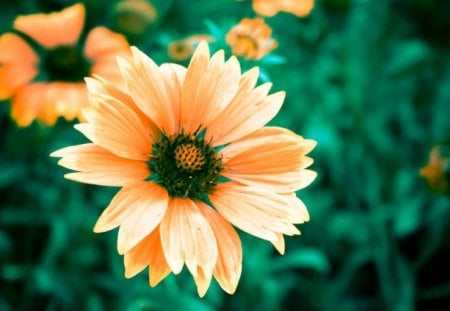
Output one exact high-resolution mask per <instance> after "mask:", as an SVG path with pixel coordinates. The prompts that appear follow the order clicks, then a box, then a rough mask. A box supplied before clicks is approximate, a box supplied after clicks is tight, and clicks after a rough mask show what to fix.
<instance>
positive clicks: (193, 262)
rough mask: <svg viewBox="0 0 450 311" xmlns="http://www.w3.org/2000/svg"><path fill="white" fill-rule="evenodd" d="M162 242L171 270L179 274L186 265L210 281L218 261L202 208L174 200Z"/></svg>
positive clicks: (166, 218) (164, 228)
mask: <svg viewBox="0 0 450 311" xmlns="http://www.w3.org/2000/svg"><path fill="white" fill-rule="evenodd" d="M160 230H161V243H162V247H163V250H164V254H165V257H166V260H167V262H168V264H169V267H170V268H171V270H172V271H173V272H174V273H175V274H177V273H180V271H181V269H182V268H183V263H185V264H186V266H187V268H188V269H189V271H190V272H191V274H192V275H193V276H194V278H196V277H197V270H198V268H201V269H203V272H204V273H205V277H206V278H210V277H211V275H212V271H213V269H214V266H215V264H216V261H217V243H216V239H215V237H214V232H213V231H212V229H211V226H210V225H209V223H208V221H207V220H206V218H205V217H204V216H203V214H202V213H201V211H200V209H199V207H198V206H197V205H196V203H194V202H193V201H192V200H190V199H181V198H174V199H172V201H171V202H170V205H169V208H168V210H167V213H166V216H165V217H164V219H163V220H162V222H161V227H160Z"/></svg>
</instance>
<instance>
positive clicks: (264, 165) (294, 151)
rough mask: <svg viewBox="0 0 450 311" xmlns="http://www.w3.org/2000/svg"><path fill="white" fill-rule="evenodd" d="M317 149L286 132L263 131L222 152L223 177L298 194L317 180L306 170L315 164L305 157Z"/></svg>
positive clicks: (305, 140)
mask: <svg viewBox="0 0 450 311" xmlns="http://www.w3.org/2000/svg"><path fill="white" fill-rule="evenodd" d="M315 145H316V142H315V141H313V140H308V139H303V138H302V137H301V136H299V135H296V134H295V133H293V132H291V131H289V130H287V129H283V128H279V127H264V128H262V129H260V130H258V131H256V132H254V133H253V134H250V135H247V136H246V137H244V138H243V139H241V140H239V141H236V142H233V143H231V144H229V145H228V146H226V147H225V148H224V149H223V150H222V152H221V153H222V157H223V158H222V159H223V162H224V166H225V170H224V172H223V173H222V175H223V176H226V177H228V178H230V179H232V180H235V181H239V182H241V183H244V184H246V185H249V186H257V187H262V188H264V189H268V190H270V191H274V192H292V191H296V190H299V189H301V188H304V187H306V186H307V185H308V184H310V183H311V182H312V181H313V180H314V178H315V177H316V173H315V172H312V171H309V170H305V169H304V168H305V167H308V166H309V165H311V164H312V163H313V160H312V159H311V158H309V157H306V156H305V154H306V153H308V152H310V151H311V150H312V149H313V148H314V146H315Z"/></svg>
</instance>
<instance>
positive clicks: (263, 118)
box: [208, 83, 284, 146]
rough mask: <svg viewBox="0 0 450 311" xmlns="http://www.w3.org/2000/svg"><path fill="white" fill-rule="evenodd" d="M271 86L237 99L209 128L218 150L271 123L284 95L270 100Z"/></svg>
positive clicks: (282, 93) (259, 88) (267, 85)
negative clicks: (218, 147) (221, 146)
mask: <svg viewBox="0 0 450 311" xmlns="http://www.w3.org/2000/svg"><path fill="white" fill-rule="evenodd" d="M271 85H272V84H271V83H266V84H263V85H261V86H259V87H257V88H255V89H253V90H251V91H249V92H247V93H241V94H239V96H236V97H235V98H234V99H233V101H232V102H231V103H230V105H229V106H228V107H227V108H226V109H225V111H223V113H222V114H221V115H219V117H218V118H217V119H216V120H214V122H213V123H212V124H211V125H210V126H208V131H210V135H211V136H212V139H213V140H212V144H213V145H214V146H218V145H223V144H226V143H229V142H231V141H233V140H236V139H239V138H241V137H243V136H245V135H247V134H249V133H252V132H254V131H256V130H258V129H260V128H261V127H263V126H264V125H265V124H266V123H267V122H269V121H270V120H271V119H272V118H273V117H274V116H275V115H276V114H277V113H278V111H279V110H280V108H281V105H282V104H283V100H284V92H278V93H275V94H272V95H269V96H267V93H268V92H269V89H270V87H271Z"/></svg>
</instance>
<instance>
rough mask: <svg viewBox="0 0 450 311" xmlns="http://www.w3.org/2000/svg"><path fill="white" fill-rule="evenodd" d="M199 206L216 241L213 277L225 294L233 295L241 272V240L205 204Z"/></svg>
mask: <svg viewBox="0 0 450 311" xmlns="http://www.w3.org/2000/svg"><path fill="white" fill-rule="evenodd" d="M200 206H201V210H202V213H203V215H205V217H206V219H207V220H208V223H209V224H210V225H211V228H212V229H213V231H214V235H215V237H216V240H217V249H218V256H217V263H216V266H215V267H214V271H213V273H214V277H215V278H216V280H217V282H218V283H219V285H220V286H221V287H222V288H223V289H224V290H225V291H226V292H227V293H229V294H233V293H234V292H235V291H236V287H237V285H238V282H239V278H240V276H241V272H242V246H241V240H240V239H239V236H238V234H237V233H236V231H235V230H234V229H233V227H232V226H231V225H230V224H229V223H228V222H227V221H226V220H225V219H224V218H223V217H222V216H221V215H220V214H218V213H216V212H215V211H214V210H213V209H211V208H210V207H208V206H206V205H205V204H202V205H200Z"/></svg>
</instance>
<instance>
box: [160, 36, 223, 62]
mask: <svg viewBox="0 0 450 311" xmlns="http://www.w3.org/2000/svg"><path fill="white" fill-rule="evenodd" d="M201 41H206V42H212V41H214V38H213V37H211V36H210V35H204V34H197V35H192V36H189V37H186V38H183V39H179V40H174V41H172V42H170V43H169V45H168V46H167V54H169V56H170V58H172V59H173V60H176V61H183V60H187V59H189V57H191V56H192V54H194V51H195V48H196V47H197V45H198V44H199V43H200V42H201Z"/></svg>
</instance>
